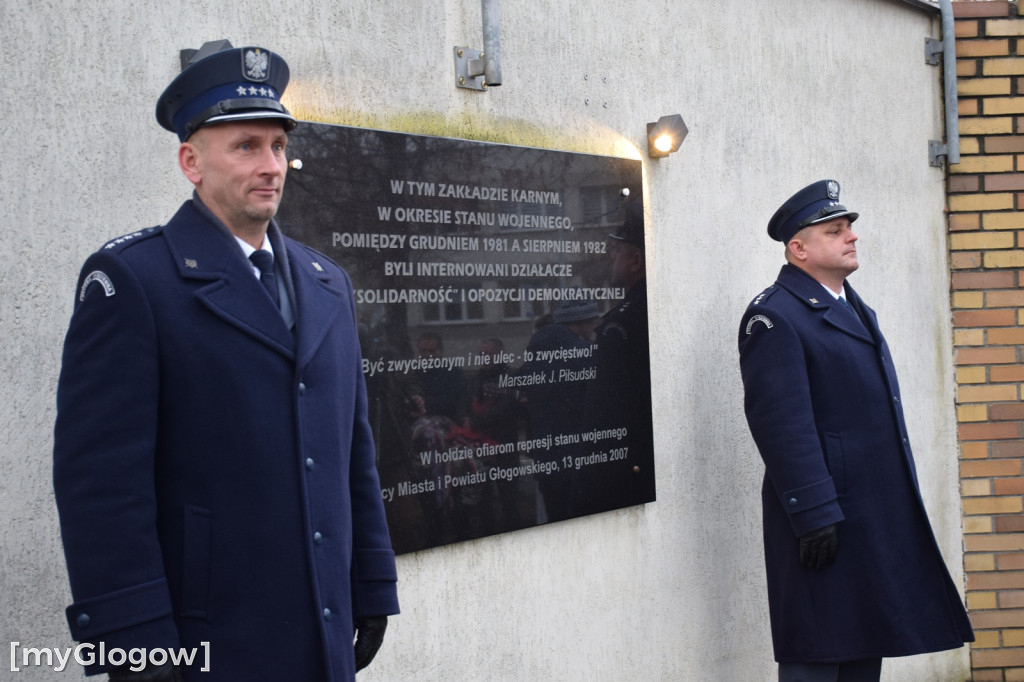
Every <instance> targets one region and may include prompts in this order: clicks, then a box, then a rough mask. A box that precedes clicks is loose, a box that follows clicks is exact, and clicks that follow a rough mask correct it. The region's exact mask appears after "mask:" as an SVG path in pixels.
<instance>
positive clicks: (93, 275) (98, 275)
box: [78, 270, 116, 301]
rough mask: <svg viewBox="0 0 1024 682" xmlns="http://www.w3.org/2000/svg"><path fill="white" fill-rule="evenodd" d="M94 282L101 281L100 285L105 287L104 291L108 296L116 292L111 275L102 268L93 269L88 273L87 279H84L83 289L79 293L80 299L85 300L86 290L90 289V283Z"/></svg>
mask: <svg viewBox="0 0 1024 682" xmlns="http://www.w3.org/2000/svg"><path fill="white" fill-rule="evenodd" d="M93 282H99V283H100V286H102V287H103V293H104V294H105V295H106V296H107V297H108V298H109V297H110V296H113V295H114V294H115V293H116V292H115V290H114V283H113V282H111V281H110V278H109V277H107V273H105V272H103V271H102V270H93V271H92V272H90V273H89V274H88V275H86V276H85V279H84V280H83V281H82V289H81V291H79V293H78V300H79V301H84V300H85V290H86V289H88V288H89V285H90V284H92V283H93Z"/></svg>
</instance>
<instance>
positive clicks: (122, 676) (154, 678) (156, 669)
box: [108, 663, 181, 682]
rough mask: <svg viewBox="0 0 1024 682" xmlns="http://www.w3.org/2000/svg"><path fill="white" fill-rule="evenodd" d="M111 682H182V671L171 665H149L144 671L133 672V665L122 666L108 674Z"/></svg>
mask: <svg viewBox="0 0 1024 682" xmlns="http://www.w3.org/2000/svg"><path fill="white" fill-rule="evenodd" d="M108 677H109V678H110V682H181V671H180V670H178V669H177V668H175V667H174V666H173V665H171V664H170V663H164V664H163V665H147V666H146V667H145V668H143V669H142V670H132V669H131V665H130V664H129V665H122V666H121V667H120V668H114V669H113V670H111V671H110V672H109V673H108Z"/></svg>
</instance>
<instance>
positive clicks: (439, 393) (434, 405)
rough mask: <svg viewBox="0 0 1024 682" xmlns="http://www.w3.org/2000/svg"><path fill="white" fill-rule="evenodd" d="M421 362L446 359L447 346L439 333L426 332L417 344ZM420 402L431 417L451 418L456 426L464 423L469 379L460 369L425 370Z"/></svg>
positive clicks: (435, 368) (419, 396)
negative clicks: (464, 406)
mask: <svg viewBox="0 0 1024 682" xmlns="http://www.w3.org/2000/svg"><path fill="white" fill-rule="evenodd" d="M416 352H417V354H418V355H419V357H420V358H423V359H426V360H430V359H434V358H440V357H443V356H444V342H443V341H442V340H441V335H440V334H437V333H435V332H423V333H422V334H420V337H419V338H418V339H417V340H416ZM417 379H418V381H419V395H418V396H417V398H418V400H419V401H420V402H422V412H423V413H424V414H425V415H427V416H429V417H437V416H441V417H447V418H448V419H450V420H452V421H453V422H455V423H456V424H458V423H461V422H462V416H463V411H464V410H463V400H464V399H465V398H464V395H463V394H464V392H465V388H466V379H465V377H464V376H463V374H462V369H460V368H458V367H430V368H428V369H424V370H421V371H420V373H419V375H418V376H417Z"/></svg>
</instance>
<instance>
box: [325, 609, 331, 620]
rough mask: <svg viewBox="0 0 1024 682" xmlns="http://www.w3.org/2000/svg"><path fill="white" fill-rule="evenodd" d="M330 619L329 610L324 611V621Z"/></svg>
mask: <svg viewBox="0 0 1024 682" xmlns="http://www.w3.org/2000/svg"><path fill="white" fill-rule="evenodd" d="M330 619H331V610H330V609H324V620H330Z"/></svg>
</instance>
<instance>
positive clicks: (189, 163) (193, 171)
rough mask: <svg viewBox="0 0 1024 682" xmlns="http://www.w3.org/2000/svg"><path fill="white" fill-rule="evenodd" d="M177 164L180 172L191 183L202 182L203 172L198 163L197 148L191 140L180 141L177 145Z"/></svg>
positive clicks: (197, 183)
mask: <svg viewBox="0 0 1024 682" xmlns="http://www.w3.org/2000/svg"><path fill="white" fill-rule="evenodd" d="M178 165H179V166H180V167H181V172H182V173H184V174H185V177H186V178H188V181H189V182H191V183H192V184H193V185H197V186H198V185H199V183H200V182H202V179H203V173H202V170H201V168H200V163H199V149H197V148H196V146H195V145H194V144H192V143H191V142H182V143H181V146H180V147H178Z"/></svg>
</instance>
